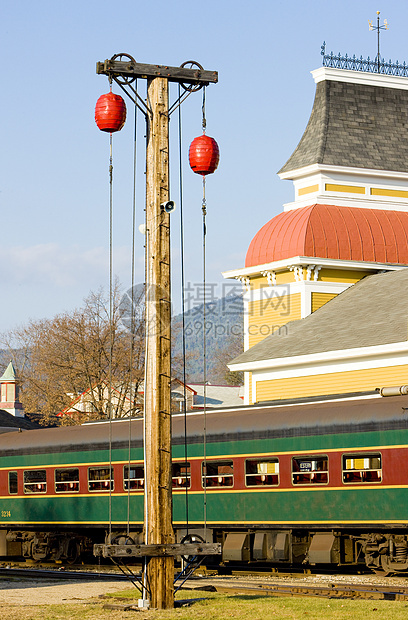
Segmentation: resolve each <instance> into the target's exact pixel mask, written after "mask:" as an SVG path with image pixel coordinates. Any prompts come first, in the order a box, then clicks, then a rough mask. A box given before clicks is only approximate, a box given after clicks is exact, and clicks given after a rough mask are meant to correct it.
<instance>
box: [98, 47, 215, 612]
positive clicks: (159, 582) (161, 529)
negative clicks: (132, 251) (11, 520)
mask: <svg viewBox="0 0 408 620" xmlns="http://www.w3.org/2000/svg"><path fill="white" fill-rule="evenodd" d="M184 65H190V67H188V68H187V67H186V66H184ZM184 65H182V66H181V67H168V66H162V65H147V64H141V63H137V62H136V61H135V60H134V59H133V58H132V57H131V56H129V55H128V54H117V55H115V56H113V57H112V59H111V60H105V61H104V62H98V63H97V67H96V72H97V73H98V74H104V75H107V76H108V77H109V78H110V79H111V80H114V81H116V82H117V83H118V84H119V85H120V86H121V88H122V89H123V90H124V91H125V92H126V94H127V95H128V96H129V97H130V98H131V99H132V101H133V102H134V103H135V104H136V105H138V107H139V108H140V102H141V99H140V97H139V95H138V94H137V92H136V90H135V89H133V88H132V86H131V84H132V81H133V80H134V79H135V78H143V79H147V105H145V107H144V109H143V108H141V109H142V111H143V112H144V114H145V116H146V123H147V150H146V234H147V236H148V241H147V243H146V275H147V278H146V282H147V287H146V306H147V312H146V314H147V320H146V329H147V330H148V337H147V339H146V340H147V344H146V346H147V355H146V364H147V368H146V385H145V404H146V407H145V412H144V415H145V437H146V441H145V446H144V450H145V462H146V471H145V530H146V532H145V534H146V541H145V544H144V545H121V544H103V545H101V544H99V545H95V546H94V554H95V555H100V556H103V557H120V558H126V557H132V556H133V557H135V556H138V557H146V558H150V559H149V562H148V571H147V572H148V582H149V590H150V604H151V607H153V608H156V609H170V608H172V607H173V605H174V586H173V581H174V557H175V556H177V555H210V554H211V555H214V554H219V553H220V545H219V544H216V543H215V544H211V543H199V544H197V543H192V544H178V545H177V544H175V543H174V533H173V526H172V493H171V491H172V472H171V403H170V381H171V377H170V371H171V366H170V364H171V342H170V335H171V334H170V325H171V307H170V302H171V296H170V221H169V217H170V216H169V213H167V212H166V210H165V209H164V208H163V207H162V206H161V205H163V203H166V202H167V201H168V200H169V114H170V112H171V109H170V111H169V93H168V83H169V82H178V83H180V84H182V85H183V88H184V93H185V96H188V94H189V92H188V91H190V92H194V91H195V90H198V89H200V88H201V87H202V86H206V85H208V84H209V83H211V82H212V83H214V82H217V81H218V75H217V73H216V72H215V71H205V70H204V69H203V68H202V67H201V66H200V65H198V64H197V63H195V62H192V61H189V62H187V63H184ZM182 100H184V96H183V97H182V98H181V100H180V101H178V102H177V105H175V106H173V109H177V107H178V105H181V103H182Z"/></svg>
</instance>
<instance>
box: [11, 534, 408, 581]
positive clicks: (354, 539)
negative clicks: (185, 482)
mask: <svg viewBox="0 0 408 620" xmlns="http://www.w3.org/2000/svg"><path fill="white" fill-rule="evenodd" d="M142 538H143V537H142V533H141V532H140V531H139V532H131V533H130V535H129V534H127V533H126V532H124V531H120V530H119V531H115V532H111V533H110V534H105V532H104V531H103V530H92V531H88V530H80V531H61V530H55V531H30V530H22V529H20V530H6V529H2V530H0V556H1V557H2V558H8V559H12V558H17V557H19V558H24V559H26V560H32V561H37V562H41V561H43V562H44V561H50V562H53V561H54V562H64V563H67V564H73V563H75V562H77V561H78V560H79V559H80V558H83V557H85V556H86V557H91V556H92V550H93V544H94V543H101V542H105V543H109V544H114V543H115V542H116V543H118V544H139V543H141V542H142ZM176 539H177V542H181V541H183V540H186V539H188V541H189V542H198V541H202V542H204V541H205V542H218V543H221V546H222V556H221V557H213V558H211V563H212V564H214V563H219V564H221V565H224V566H228V565H234V566H236V565H246V566H248V565H251V566H256V565H258V566H259V565H262V566H269V565H270V566H303V567H307V566H326V567H329V566H332V567H353V566H355V567H361V568H363V567H366V568H367V569H370V570H373V571H374V572H376V573H381V574H390V573H404V572H407V571H408V534H406V533H404V532H399V531H398V532H389V531H384V532H381V531H379V532H362V531H355V530H353V531H344V530H341V529H336V530H326V531H321V530H319V531H310V530H295V529H282V530H268V529H250V528H248V529H239V530H237V529H234V530H227V529H225V528H222V529H221V528H220V529H218V528H207V529H206V530H204V528H198V529H190V530H189V531H187V530H186V529H178V530H176Z"/></svg>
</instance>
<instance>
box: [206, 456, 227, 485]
mask: <svg viewBox="0 0 408 620" xmlns="http://www.w3.org/2000/svg"><path fill="white" fill-rule="evenodd" d="M202 485H203V487H207V488H208V487H232V486H233V485H234V469H233V462H232V461H207V462H206V463H203V464H202Z"/></svg>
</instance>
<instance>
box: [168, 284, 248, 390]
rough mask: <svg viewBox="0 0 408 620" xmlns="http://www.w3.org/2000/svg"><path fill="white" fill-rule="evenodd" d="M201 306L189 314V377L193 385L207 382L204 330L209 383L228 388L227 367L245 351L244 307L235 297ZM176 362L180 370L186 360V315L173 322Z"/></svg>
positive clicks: (187, 369)
mask: <svg viewBox="0 0 408 620" xmlns="http://www.w3.org/2000/svg"><path fill="white" fill-rule="evenodd" d="M205 307H206V312H205V315H206V316H205V326H204V305H203V304H201V305H198V306H196V307H194V308H191V309H189V310H188V312H186V313H185V317H184V318H185V339H186V375H187V380H188V381H191V382H196V383H200V382H203V379H204V376H203V351H204V327H205V333H206V357H207V380H208V381H209V382H211V383H220V384H225V383H226V379H225V373H226V372H228V369H227V367H226V365H225V362H226V361H229V360H231V359H233V358H234V357H236V356H237V355H239V353H241V352H242V351H243V332H244V304H243V299H242V296H238V295H234V296H228V297H223V298H221V299H215V300H212V301H211V302H209V303H208V304H206V306H205ZM172 330H173V358H174V360H175V366H176V367H177V369H178V372H177V374H178V375H179V374H180V372H179V368H180V363H181V358H182V352H183V348H182V315H181V314H178V315H176V316H174V317H173V319H172Z"/></svg>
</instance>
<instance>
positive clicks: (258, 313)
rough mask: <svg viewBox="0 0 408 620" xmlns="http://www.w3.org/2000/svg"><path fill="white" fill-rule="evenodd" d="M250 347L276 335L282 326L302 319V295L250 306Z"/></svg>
mask: <svg viewBox="0 0 408 620" xmlns="http://www.w3.org/2000/svg"><path fill="white" fill-rule="evenodd" d="M248 306H249V307H248V325H249V346H250V347H253V346H254V344H257V343H258V342H260V341H261V340H263V339H264V338H266V337H267V336H270V335H271V334H273V333H275V332H276V331H277V330H278V329H279V327H280V326H281V325H285V324H286V323H288V322H289V321H295V320H298V319H300V293H295V294H294V295H282V297H272V298H270V299H262V300H259V301H250V302H249V304H248Z"/></svg>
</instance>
